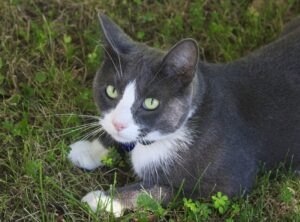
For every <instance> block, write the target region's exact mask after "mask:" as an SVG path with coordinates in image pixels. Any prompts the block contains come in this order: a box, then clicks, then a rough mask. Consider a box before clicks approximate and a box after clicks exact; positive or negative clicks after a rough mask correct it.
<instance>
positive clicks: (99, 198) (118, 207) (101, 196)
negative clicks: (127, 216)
mask: <svg viewBox="0 0 300 222" xmlns="http://www.w3.org/2000/svg"><path fill="white" fill-rule="evenodd" d="M81 201H82V202H85V203H87V204H88V205H89V207H90V208H91V210H92V211H94V212H96V211H97V209H100V210H102V209H103V210H105V211H106V212H111V213H113V214H114V216H115V217H121V216H122V215H123V212H124V207H123V206H122V204H121V203H120V202H119V201H118V200H115V199H111V197H110V196H108V195H106V194H105V192H103V191H100V190H97V191H92V192H89V193H88V194H86V195H85V196H84V197H83V198H82V199H81Z"/></svg>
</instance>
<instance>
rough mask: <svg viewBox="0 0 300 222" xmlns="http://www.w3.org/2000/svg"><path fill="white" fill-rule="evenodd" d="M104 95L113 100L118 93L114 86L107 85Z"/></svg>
mask: <svg viewBox="0 0 300 222" xmlns="http://www.w3.org/2000/svg"><path fill="white" fill-rule="evenodd" d="M106 95H107V96H108V97H109V98H111V99H115V98H117V97H118V92H117V90H116V88H115V87H114V86H112V85H108V86H107V87H106Z"/></svg>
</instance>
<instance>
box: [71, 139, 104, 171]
mask: <svg viewBox="0 0 300 222" xmlns="http://www.w3.org/2000/svg"><path fill="white" fill-rule="evenodd" d="M70 147H71V151H70V153H69V155H68V158H69V160H70V161H71V162H72V163H73V164H74V165H75V166H77V167H80V168H83V169H87V170H93V169H95V168H97V167H99V166H102V165H103V164H102V163H101V159H102V158H103V157H105V156H106V155H107V153H108V150H107V149H105V148H104V146H103V145H102V144H101V143H100V142H99V141H98V140H94V141H93V142H90V141H86V140H83V141H78V142H76V143H73V144H72V145H70Z"/></svg>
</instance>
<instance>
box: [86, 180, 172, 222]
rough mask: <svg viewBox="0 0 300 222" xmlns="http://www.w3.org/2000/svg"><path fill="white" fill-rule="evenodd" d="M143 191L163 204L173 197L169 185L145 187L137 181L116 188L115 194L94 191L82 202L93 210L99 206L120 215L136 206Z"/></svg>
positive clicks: (117, 215)
mask: <svg viewBox="0 0 300 222" xmlns="http://www.w3.org/2000/svg"><path fill="white" fill-rule="evenodd" d="M143 192H144V193H146V194H148V195H150V197H152V198H153V199H154V200H156V201H158V202H160V203H162V204H163V205H167V204H168V203H169V201H170V200H171V199H172V197H173V192H172V190H171V189H170V188H169V187H165V186H159V185H153V186H148V187H145V186H144V185H143V184H141V183H135V184H131V185H128V186H124V187H120V188H116V190H115V192H114V194H113V195H111V193H110V192H109V191H99V190H98V191H92V192H90V193H88V194H86V195H85V196H84V197H83V198H82V202H86V203H87V204H88V205H89V206H90V208H91V209H92V210H93V211H96V210H97V208H99V209H104V210H105V211H107V212H112V213H113V214H114V215H115V217H120V216H122V214H123V213H124V210H125V209H135V208H136V206H137V205H136V202H137V198H138V196H139V195H140V194H141V193H143ZM112 196H113V198H111V197H112Z"/></svg>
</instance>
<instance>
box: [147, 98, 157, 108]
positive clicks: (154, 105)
mask: <svg viewBox="0 0 300 222" xmlns="http://www.w3.org/2000/svg"><path fill="white" fill-rule="evenodd" d="M158 106H159V100H158V99H155V98H147V99H145V100H144V102H143V108H144V109H145V110H155V109H156V108H157V107H158Z"/></svg>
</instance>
